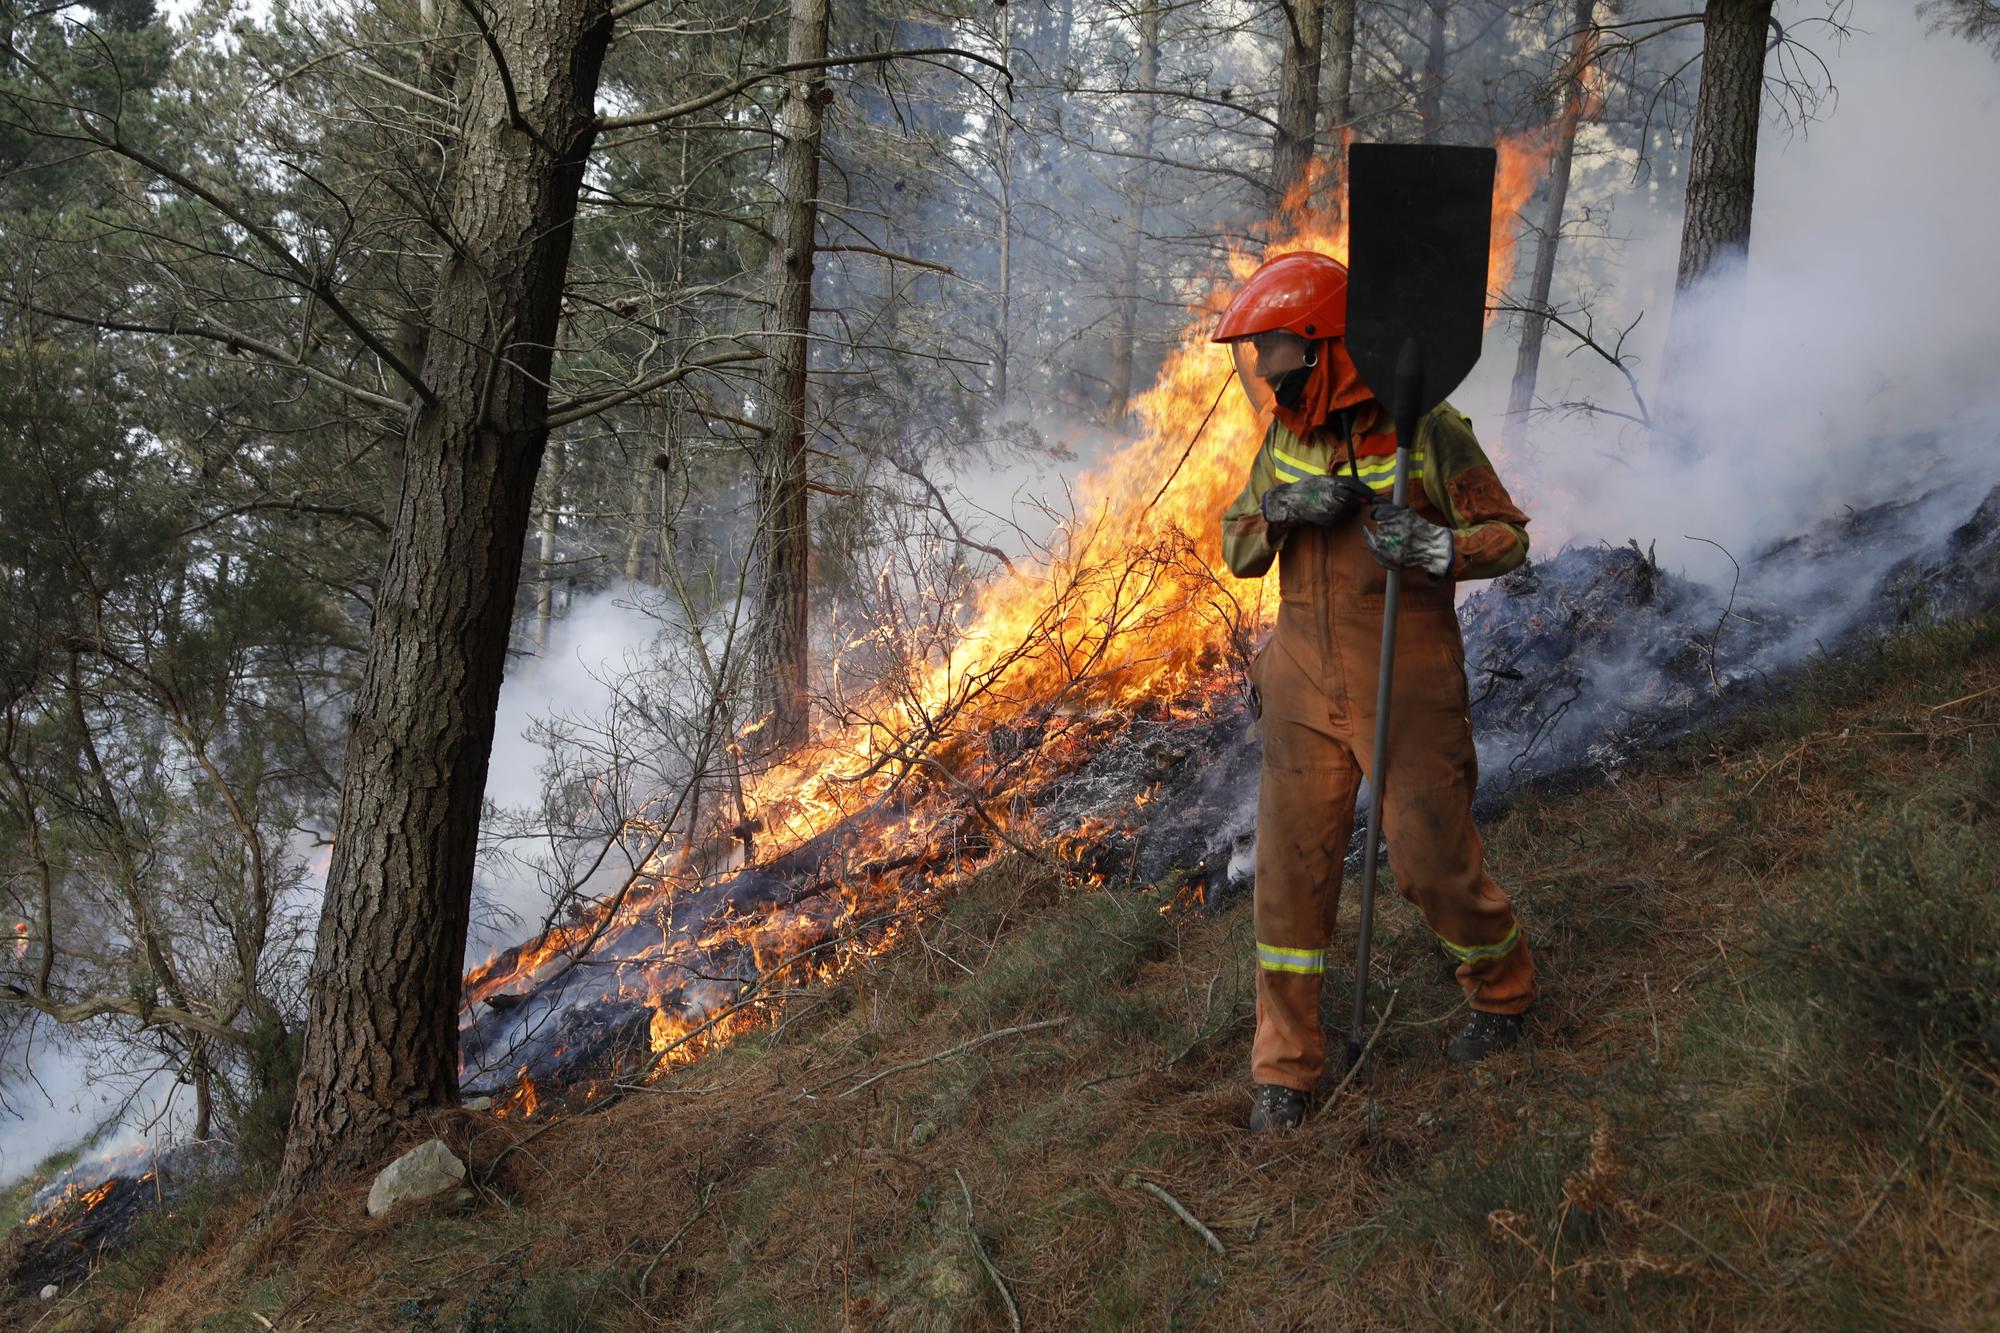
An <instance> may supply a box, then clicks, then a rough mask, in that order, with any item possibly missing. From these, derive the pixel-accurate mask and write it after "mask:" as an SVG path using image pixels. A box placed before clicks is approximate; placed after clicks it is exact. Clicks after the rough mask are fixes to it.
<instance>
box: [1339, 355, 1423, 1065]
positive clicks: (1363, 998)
mask: <svg viewBox="0 0 2000 1333" xmlns="http://www.w3.org/2000/svg"><path fill="white" fill-rule="evenodd" d="M1422 358H1423V353H1422V351H1421V350H1420V348H1419V347H1418V345H1417V340H1416V339H1415V338H1410V339H1407V340H1405V342H1404V343H1403V347H1402V350H1401V352H1400V353H1398V355H1397V357H1396V381H1395V390H1394V393H1393V397H1392V401H1393V403H1394V407H1393V409H1392V412H1393V415H1394V416H1395V418H1396V482H1395V486H1394V487H1393V488H1392V489H1391V490H1390V492H1389V498H1390V499H1391V500H1393V501H1394V502H1395V503H1397V504H1403V503H1404V502H1405V501H1406V499H1407V497H1408V495H1409V488H1410V457H1411V454H1412V452H1413V451H1414V449H1415V448H1416V439H1417V407H1416V405H1417V401H1418V395H1419V394H1420V392H1421V386H1422V382H1423V360H1422ZM1350 447H1351V446H1350ZM1402 573H1403V572H1402V571H1401V570H1400V569H1391V570H1389V571H1388V572H1387V577H1386V587H1385V588H1384V590H1383V596H1382V661H1381V668H1380V674H1379V675H1378V676H1377V678H1376V686H1375V757H1374V762H1373V763H1371V764H1370V765H1369V768H1368V842H1367V845H1366V846H1365V847H1363V848H1362V850H1361V929H1360V934H1359V936H1358V938H1357V940H1356V944H1355V951H1354V952H1355V958H1354V1021H1353V1023H1352V1024H1351V1025H1350V1027H1349V1029H1348V1033H1347V1066H1348V1068H1350V1069H1352V1068H1353V1067H1354V1065H1355V1064H1356V1063H1357V1062H1358V1061H1359V1060H1360V1059H1361V1052H1362V1051H1363V1050H1364V1049H1366V1036H1367V1034H1366V1033H1365V1031H1364V1030H1363V1029H1364V1027H1365V1025H1366V1024H1367V1021H1368V955H1369V952H1370V950H1371V948H1372V947H1373V945H1374V942H1375V872H1376V870H1377V869H1378V868H1379V862H1380V859H1381V850H1382V788H1383V786H1384V785H1385V784H1386V782H1387V779H1388V776H1389V693H1390V688H1391V687H1392V686H1393V685H1394V684H1395V683H1396V618H1397V609H1398V604H1399V603H1400V601H1401V594H1402V589H1403V578H1402Z"/></svg>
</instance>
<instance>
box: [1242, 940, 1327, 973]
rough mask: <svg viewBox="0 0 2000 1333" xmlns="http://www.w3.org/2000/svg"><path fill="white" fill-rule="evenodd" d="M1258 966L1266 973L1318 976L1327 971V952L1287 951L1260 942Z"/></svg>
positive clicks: (1311, 950) (1314, 950)
mask: <svg viewBox="0 0 2000 1333" xmlns="http://www.w3.org/2000/svg"><path fill="white" fill-rule="evenodd" d="M1257 966H1259V967H1261V968H1263V969H1264V970H1265V971H1266V972H1303V973H1308V974H1317V973H1320V972H1324V971H1326V950H1324V949H1287V948H1283V947H1282V946H1280V945H1276V944H1264V943H1261V942H1260V943H1259V944H1258V945H1257Z"/></svg>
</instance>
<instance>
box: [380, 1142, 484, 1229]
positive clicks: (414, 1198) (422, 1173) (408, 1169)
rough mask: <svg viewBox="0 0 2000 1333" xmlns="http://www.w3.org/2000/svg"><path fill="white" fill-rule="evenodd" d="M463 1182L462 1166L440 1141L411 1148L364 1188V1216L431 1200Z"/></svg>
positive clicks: (456, 1187)
mask: <svg viewBox="0 0 2000 1333" xmlns="http://www.w3.org/2000/svg"><path fill="white" fill-rule="evenodd" d="M464 1182H465V1163H464V1162H461V1161H459V1160H458V1158H456V1157H454V1156H453V1155H452V1151H451V1149H449V1148H447V1147H445V1145H444V1140H443V1139H432V1140H431V1141H430V1142H429V1143H426V1144H423V1145H421V1146H419V1147H416V1148H412V1149H410V1151H408V1152H406V1153H404V1154H403V1155H402V1156H401V1157H398V1158H397V1159H396V1160H395V1161H393V1162H391V1163H389V1165H388V1166H386V1167H384V1168H383V1169H382V1174H381V1175H379V1176H377V1177H375V1183H374V1184H373V1185H371V1186H370V1187H369V1189H368V1215H369V1216H370V1217H380V1216H382V1215H383V1214H384V1213H387V1212H388V1211H389V1210H390V1209H392V1208H394V1207H396V1206H397V1205H398V1204H403V1203H417V1202H421V1201H422V1200H425V1199H434V1198H436V1197H437V1196H438V1195H440V1194H443V1193H445V1192H446V1191H449V1190H457V1189H458V1188H459V1186H460V1185H462V1184H464Z"/></svg>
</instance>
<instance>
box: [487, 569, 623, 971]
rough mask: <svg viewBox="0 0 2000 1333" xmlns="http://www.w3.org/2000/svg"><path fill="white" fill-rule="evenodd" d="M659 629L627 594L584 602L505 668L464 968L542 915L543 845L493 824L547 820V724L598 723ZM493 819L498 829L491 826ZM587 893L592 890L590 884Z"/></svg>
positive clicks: (546, 862) (548, 864) (547, 864)
mask: <svg viewBox="0 0 2000 1333" xmlns="http://www.w3.org/2000/svg"><path fill="white" fill-rule="evenodd" d="M660 628H661V622H660V621H659V620H658V619H656V618H655V617H654V616H653V615H650V614H648V613H647V612H646V611H645V610H642V609H641V608H640V607H639V606H638V605H636V604H635V603H634V601H633V599H632V597H631V595H630V593H629V590H622V589H621V590H614V591H609V592H599V593H593V594H591V595H589V596H586V597H583V598H580V599H579V600H578V601H577V602H576V603H575V604H574V605H572V606H571V607H570V608H569V610H568V611H567V613H565V614H564V615H563V616H561V617H560V618H558V619H556V620H554V621H552V622H551V623H550V627H549V638H548V642H547V643H546V644H544V645H543V646H542V649H541V651H540V652H538V653H537V654H536V655H535V656H533V657H531V658H527V659H525V660H520V659H517V660H516V661H514V662H513V663H511V664H510V667H509V670H508V672H507V677H506V680H505V682H504V683H503V684H502V686H501V689H500V706H499V714H498V716H497V718H496V719H495V724H494V730H493V752H492V760H491V763H490V765H489V766H488V769H487V773H486V801H487V803H488V806H489V818H488V819H487V821H486V825H485V827H484V828H483V829H482V843H483V844H484V845H485V847H486V852H485V854H483V855H482V856H481V859H480V870H479V875H478V882H477V886H476V896H477V900H478V908H477V910H475V913H474V918H475V919H474V924H473V930H472V933H471V936H470V938H469V939H468V940H467V943H466V957H467V959H468V961H473V962H477V961H479V960H482V959H484V958H485V957H487V956H488V955H489V954H490V953H491V952H492V951H494V950H496V949H502V948H505V947H507V946H508V945H510V944H516V943H519V942H520V941H521V940H523V939H526V938H527V937H528V936H529V935H530V934H531V933H533V932H534V930H535V929H536V928H537V927H538V926H539V925H540V924H541V921H542V919H543V916H544V915H545V914H546V912H547V911H548V909H549V904H550V898H549V886H550V878H549V876H550V874H551V873H552V872H553V871H554V870H555V867H554V865H553V863H552V860H551V858H550V856H549V855H548V849H547V847H546V845H537V843H536V842H534V841H532V840H527V839H520V838H510V839H507V840H506V841H505V842H504V843H500V842H498V841H497V839H498V836H499V834H500V832H501V830H500V829H499V828H498V827H497V825H498V824H499V823H501V822H509V823H512V822H518V823H519V824H521V825H525V826H533V825H535V824H537V823H542V824H543V825H544V826H546V822H547V820H548V818H549V815H550V811H549V809H548V802H547V801H546V800H545V796H546V788H547V783H548V778H549V775H550V772H551V763H552V761H553V760H554V759H555V756H554V755H553V754H552V751H551V735H550V727H551V724H556V725H557V726H560V724H561V723H562V722H563V720H564V719H594V718H601V717H603V716H605V715H606V714H607V713H608V712H609V711H610V710H611V707H612V704H613V700H614V695H615V693H616V691H617V689H618V687H619V684H620V682H622V681H623V680H624V679H625V678H626V677H627V676H628V675H630V674H631V672H632V671H633V670H634V669H635V667H637V666H638V665H639V663H640V662H641V660H642V659H643V657H644V655H645V654H646V653H647V651H648V650H649V649H650V648H651V647H652V646H653V645H654V643H655V641H656V640H657V639H658V637H659V634H660ZM491 807H497V808H498V809H497V811H492V810H491ZM494 813H497V814H498V815H499V816H500V818H499V820H496V819H494V818H493V817H491V816H492V814H494ZM628 869H629V867H628V866H626V865H625V864H624V862H623V861H622V860H620V859H619V858H616V857H613V858H610V859H608V860H607V863H606V864H605V866H604V867H603V868H602V870H601V872H600V875H599V877H598V878H603V877H605V876H610V875H614V874H615V875H620V876H622V875H623V874H624V873H625V872H626V871H627V870H628ZM590 887H593V888H594V887H598V885H596V883H595V882H594V881H593V884H592V885H591V886H590Z"/></svg>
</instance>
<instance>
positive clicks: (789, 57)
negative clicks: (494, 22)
mask: <svg viewBox="0 0 2000 1333" xmlns="http://www.w3.org/2000/svg"><path fill="white" fill-rule="evenodd" d="M826 28H827V0H793V3H792V23H791V37H790V40H789V42H788V43H787V46H786V56H785V58H786V61H787V62H788V63H790V64H795V65H797V64H807V63H810V62H812V61H815V60H824V59H826ZM825 89H826V74H825V71H823V70H806V71H803V72H801V73H797V74H794V75H792V76H791V77H790V78H788V79H787V80H786V83H785V96H784V100H783V102H781V103H780V104H779V106H778V155H777V163H776V167H775V178H776V185H777V207H776V210H775V214H774V216H773V218H772V227H771V231H772V234H773V235H774V236H775V237H776V244H775V245H774V246H773V248H772V252H771V282H770V285H771V325H770V333H771V337H770V339H769V340H768V343H767V352H768V354H769V356H770V366H769V374H768V377H767V378H766V380H765V386H764V395H765V424H766V425H767V426H768V428H769V430H770V434H769V435H768V436H766V437H765V451H764V458H763V467H762V470H761V473H760V475H759V477H758V487H757V516H758V521H759V523H760V524H761V525H762V542H761V547H762V552H763V564H762V575H763V580H762V589H761V592H760V601H759V610H758V643H759V647H760V649H761V656H762V661H761V663H760V666H761V668H762V669H761V673H760V674H761V677H762V681H763V688H764V695H765V697H764V704H765V707H766V708H767V709H768V710H769V712H770V715H771V721H770V723H769V725H768V726H767V727H766V729H765V735H766V736H768V737H769V738H770V740H771V742H772V743H773V744H774V745H776V746H779V747H785V746H790V745H795V744H797V743H798V742H800V741H803V740H804V739H805V738H806V734H807V731H808V729H809V727H810V724H811V720H812V719H811V712H810V707H809V704H808V699H807V694H806V681H807V667H808V662H809V658H808V655H807V647H808V638H807V633H806V577H807V572H808V567H809V562H810V556H811V545H812V543H811V535H812V534H811V529H810V526H809V524H810V517H809V514H808V511H807V506H806V438H807V437H806V364H807V361H808V360H809V352H810V348H811V344H810V342H809V341H808V338H807V334H808V333H809V331H810V329H811V325H812V286H813V239H814V231H815V228H816V227H817V225H818V218H819V212H818V210H819V147H820V131H821V127H822V125H823V123H824V120H825V113H824V109H823V107H822V106H821V102H820V99H821V94H822V93H823V92H824V91H825Z"/></svg>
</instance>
